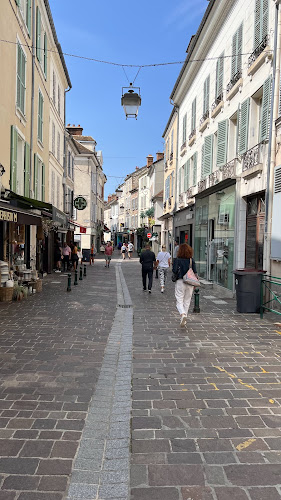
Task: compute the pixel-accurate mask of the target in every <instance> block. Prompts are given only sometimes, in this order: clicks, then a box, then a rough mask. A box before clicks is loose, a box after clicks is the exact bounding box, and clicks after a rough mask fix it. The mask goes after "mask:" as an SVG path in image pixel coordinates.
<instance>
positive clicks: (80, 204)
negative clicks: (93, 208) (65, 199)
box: [73, 196, 87, 210]
mask: <svg viewBox="0 0 281 500" xmlns="http://www.w3.org/2000/svg"><path fill="white" fill-rule="evenodd" d="M73 205H74V207H75V208H76V209H77V210H85V208H86V206H87V201H86V200H85V198H84V197H83V196H77V198H75V200H74V202H73Z"/></svg>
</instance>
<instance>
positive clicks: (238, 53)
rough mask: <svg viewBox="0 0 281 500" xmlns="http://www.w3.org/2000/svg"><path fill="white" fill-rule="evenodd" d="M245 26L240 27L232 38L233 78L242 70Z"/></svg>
mask: <svg viewBox="0 0 281 500" xmlns="http://www.w3.org/2000/svg"><path fill="white" fill-rule="evenodd" d="M242 37H243V25H242V24H241V26H239V28H238V30H237V31H236V33H235V34H234V35H233V38H232V61H231V78H233V77H234V76H235V75H236V73H238V71H241V68H242V44H243V39H242Z"/></svg>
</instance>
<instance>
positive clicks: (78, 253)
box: [77, 247, 83, 264]
mask: <svg viewBox="0 0 281 500" xmlns="http://www.w3.org/2000/svg"><path fill="white" fill-rule="evenodd" d="M77 257H78V264H82V260H83V252H82V250H81V248H80V247H78V252H77Z"/></svg>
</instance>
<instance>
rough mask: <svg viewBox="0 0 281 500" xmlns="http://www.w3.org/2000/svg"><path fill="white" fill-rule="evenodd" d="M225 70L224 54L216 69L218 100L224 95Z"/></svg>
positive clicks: (219, 59) (216, 96)
mask: <svg viewBox="0 0 281 500" xmlns="http://www.w3.org/2000/svg"><path fill="white" fill-rule="evenodd" d="M223 70H224V52H223V53H222V54H221V55H220V57H219V58H218V60H217V67H216V95H215V98H216V99H220V100H221V99H222V93H223Z"/></svg>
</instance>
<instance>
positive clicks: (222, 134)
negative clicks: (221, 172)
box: [217, 120, 228, 167]
mask: <svg viewBox="0 0 281 500" xmlns="http://www.w3.org/2000/svg"><path fill="white" fill-rule="evenodd" d="M227 135H228V120H223V121H222V122H219V123H218V147H217V166H218V167H222V166H223V165H225V164H226V161H227Z"/></svg>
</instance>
